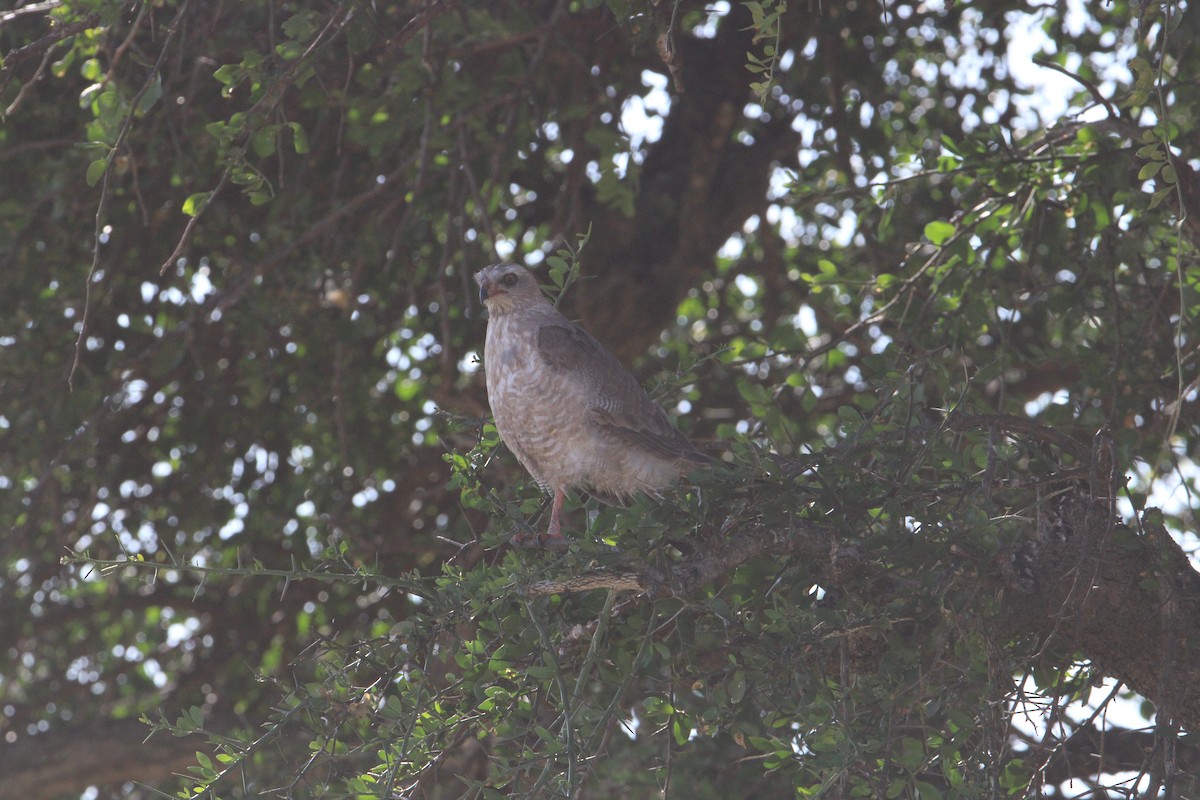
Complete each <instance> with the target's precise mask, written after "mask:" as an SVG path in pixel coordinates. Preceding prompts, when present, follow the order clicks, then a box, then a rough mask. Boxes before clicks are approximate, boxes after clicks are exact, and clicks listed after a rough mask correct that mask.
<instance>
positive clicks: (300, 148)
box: [288, 122, 309, 155]
mask: <svg viewBox="0 0 1200 800" xmlns="http://www.w3.org/2000/svg"><path fill="white" fill-rule="evenodd" d="M288 128H290V129H291V131H292V149H294V150H295V151H296V152H297V153H298V154H300V155H303V154H305V153H307V152H308V149H309V148H308V134H307V133H305V132H304V127H303V126H302V125H301V124H300V123H299V122H289V123H288Z"/></svg>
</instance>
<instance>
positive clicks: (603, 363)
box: [537, 319, 708, 463]
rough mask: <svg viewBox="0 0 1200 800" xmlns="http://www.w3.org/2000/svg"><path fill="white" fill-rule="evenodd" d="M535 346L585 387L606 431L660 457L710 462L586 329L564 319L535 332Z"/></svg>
mask: <svg viewBox="0 0 1200 800" xmlns="http://www.w3.org/2000/svg"><path fill="white" fill-rule="evenodd" d="M537 344H538V353H539V354H540V356H541V358H542V360H543V361H544V362H545V364H546V365H547V366H548V367H549V368H550V369H552V370H554V371H555V372H557V373H559V374H560V375H563V376H564V377H567V378H568V379H569V380H573V381H577V382H579V383H580V384H582V385H583V386H585V387H586V397H587V406H588V415H589V417H590V418H591V420H592V422H593V423H594V424H596V425H599V426H600V427H601V428H603V429H604V430H605V431H606V432H607V433H610V434H612V435H613V436H616V437H617V438H619V439H621V440H623V441H625V442H626V443H628V444H629V445H632V446H634V447H638V448H640V449H642V450H645V451H647V452H650V453H653V454H654V455H656V456H659V457H661V458H665V459H683V460H685V461H695V462H697V463H700V462H704V461H706V460H708V459H707V456H705V455H704V454H702V453H701V452H700V451H698V450H697V449H696V448H695V446H694V445H693V444H692V443H691V442H689V441H688V440H687V438H686V437H684V435H683V434H681V433H680V432H679V431H678V430H676V428H675V426H674V425H672V424H671V420H670V419H668V418H667V415H666V412H664V411H663V410H662V409H661V408H660V407H659V406H658V405H657V404H656V403H655V402H654V401H652V400H651V399H650V398H649V397H648V396H647V395H646V392H645V390H644V389H642V387H641V386H640V385H639V384H638V382H637V379H636V378H634V377H633V375H632V374H630V372H629V371H628V370H627V369H625V367H623V366H622V365H621V362H620V361H618V360H617V358H616V356H614V355H613V354H612V353H610V352H609V351H608V350H606V349H605V348H604V346H603V345H602V344H600V343H599V342H598V341H596V340H595V339H594V338H592V336H591V334H589V333H588V332H587V331H585V330H583V329H582V328H580V327H579V326H577V325H573V324H571V323H570V322H568V321H567V320H566V319H564V320H563V321H562V322H551V323H547V324H544V325H542V326H541V327H539V328H538V337H537Z"/></svg>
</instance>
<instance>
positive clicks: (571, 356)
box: [475, 264, 715, 539]
mask: <svg viewBox="0 0 1200 800" xmlns="http://www.w3.org/2000/svg"><path fill="white" fill-rule="evenodd" d="M475 281H476V283H478V284H479V299H480V300H481V301H482V302H483V304H484V305H485V306H487V309H488V326H487V341H486V343H485V345H484V350H483V366H484V372H485V374H486V377H487V392H488V402H489V404H490V405H491V407H492V414H493V415H494V416H495V418H496V430H497V431H499V432H500V438H501V439H503V440H504V443H505V444H506V445H508V448H509V449H510V450H512V451H513V453H514V454H515V455H516V457H517V460H518V461H520V462H521V464H522V466H524V467H525V469H526V470H528V471H529V474H530V475H532V476H533V479H534V480H535V481H537V483H538V485H539V486H540V487H541V488H542V490H543V491H545V492H548V493H550V494H552V495H553V496H554V500H553V503H552V504H551V510H550V524H549V527H548V529H547V531H546V538H548V539H553V538H557V537H560V536H561V535H562V532H561V523H560V522H559V514H560V512H561V511H562V504H563V499H564V498H565V496H566V490H567V489H572V488H581V489H584V490H586V491H587V492H589V493H590V494H592V495H594V496H596V497H598V498H599V499H601V500H604V501H605V502H618V503H619V502H622V501H624V500H626V499H628V498H629V497H630V496H631V495H633V494H635V493H638V492H645V493H648V494H658V493H659V492H660V491H661V490H662V489H665V488H666V487H667V486H669V485H670V484H671V483H673V482H674V481H675V480H676V479H677V478H678V477H679V475H680V474H681V473H682V472H683V471H684V470H685V469H687V467H688V465H697V464H707V463H715V460H714V459H712V458H709V457H708V456H706V455H704V454H703V453H701V452H700V451H699V450H697V449H696V447H695V446H694V445H693V444H692V443H691V442H689V441H688V440H687V439H686V438H684V436H683V434H681V433H680V432H679V431H678V430H677V429H676V428H675V426H674V425H672V424H671V421H670V420H669V419H668V418H667V415H666V413H665V412H664V411H663V410H662V409H661V408H659V406H658V405H657V404H655V403H654V401H652V400H651V399H650V398H649V397H648V396H647V395H646V392H645V391H644V390H643V389H642V387H641V386H639V385H638V382H637V380H636V379H635V378H634V377H633V375H631V374H630V373H629V371H628V370H626V369H625V367H623V366H621V362H619V361H618V360H617V358H616V356H614V355H613V354H612V353H610V352H609V351H608V350H606V349H605V348H604V346H603V345H601V344H600V343H599V342H598V341H596V340H595V339H594V338H593V337H592V336H591V334H589V333H588V332H587V331H585V330H583V329H582V328H580V327H579V326H578V325H576V324H574V323H573V322H571V321H570V320H568V319H567V318H566V317H564V316H563V315H562V314H560V313H559V312H558V309H556V308H555V307H554V305H553V304H552V303H551V302H550V301H549V300H548V299H547V298H546V297H545V295H543V294H542V291H541V289H540V288H539V287H538V283H537V280H536V279H535V278H534V276H533V274H532V273H531V272H529V270H527V269H525V268H524V267H522V266H519V265H517V264H492V265H491V266H489V267H484V268H483V269H482V270H480V271H479V272H477V273H476V274H475Z"/></svg>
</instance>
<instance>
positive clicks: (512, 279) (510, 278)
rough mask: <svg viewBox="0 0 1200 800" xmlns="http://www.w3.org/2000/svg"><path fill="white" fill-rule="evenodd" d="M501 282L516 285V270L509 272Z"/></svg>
mask: <svg viewBox="0 0 1200 800" xmlns="http://www.w3.org/2000/svg"><path fill="white" fill-rule="evenodd" d="M500 282H501V283H503V284H504V285H505V286H516V285H517V273H515V272H510V273H508V274H507V275H505V276H504V277H503V278H501V279H500Z"/></svg>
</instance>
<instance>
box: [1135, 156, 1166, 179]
mask: <svg viewBox="0 0 1200 800" xmlns="http://www.w3.org/2000/svg"><path fill="white" fill-rule="evenodd" d="M1162 166H1163V165H1162V162H1161V161H1151V162H1149V163H1148V164H1143V165H1142V168H1141V169H1139V170H1138V180H1139V181H1148V180H1150V179H1151V178H1153V177H1154V176H1155V175H1157V174H1158V171H1159V170H1160V169H1162Z"/></svg>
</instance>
